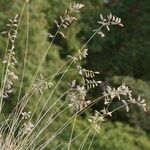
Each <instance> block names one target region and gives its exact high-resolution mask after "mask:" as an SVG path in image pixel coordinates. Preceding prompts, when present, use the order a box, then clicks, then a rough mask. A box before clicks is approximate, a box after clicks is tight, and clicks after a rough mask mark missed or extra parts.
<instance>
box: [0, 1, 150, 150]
mask: <svg viewBox="0 0 150 150" xmlns="http://www.w3.org/2000/svg"><path fill="white" fill-rule="evenodd" d="M76 1H77V2H80V3H81V2H82V3H84V4H85V8H84V9H83V11H82V12H81V13H80V15H79V16H78V17H79V18H80V19H79V21H78V22H77V23H74V24H73V25H72V26H71V27H70V28H69V30H67V31H65V34H66V37H67V40H66V39H61V38H59V37H58V39H56V40H55V41H54V45H53V46H52V48H51V50H50V53H48V55H47V57H46V60H45V62H44V64H43V66H42V68H41V73H44V75H47V74H49V75H50V74H53V73H55V72H56V70H57V69H58V68H59V67H60V66H61V65H62V64H63V63H64V62H65V61H66V58H67V55H68V54H74V53H75V51H76V50H78V49H79V48H81V45H82V44H83V43H84V42H85V41H86V40H87V39H88V38H89V37H90V36H91V35H92V30H93V29H95V28H96V27H97V20H98V19H99V13H102V14H104V15H106V14H107V13H110V12H111V13H112V14H115V15H116V16H119V17H120V18H122V20H123V24H124V28H123V29H118V28H116V27H114V28H112V29H111V32H109V33H107V32H106V37H105V38H103V39H100V38H99V37H96V38H95V39H94V40H93V41H92V42H91V43H89V45H88V46H87V47H88V49H89V56H88V59H87V62H84V63H83V65H84V66H85V67H86V68H87V69H93V70H98V71H100V72H101V75H102V79H103V80H104V81H106V85H113V86H117V85H120V84H121V83H123V82H124V83H126V84H127V85H128V86H129V87H130V88H131V89H133V91H134V94H135V95H137V93H138V94H141V95H142V96H143V97H144V98H145V99H146V100H147V103H148V105H149V106H150V100H149V99H150V67H149V66H150V51H149V48H150V42H149V41H150V28H149V16H150V13H149V10H150V1H149V0H144V1H137V0H108V1H104V0H103V1H102V0H87V1H84V0H81V1H79V0H76ZM73 2H74V1H73V0H65V1H64V0H44V1H43V0H31V3H30V7H29V10H30V36H29V41H30V42H29V54H28V60H27V66H28V67H27V68H26V72H25V79H24V87H27V85H28V82H29V81H30V80H31V78H32V75H33V73H34V72H35V69H36V65H37V64H39V62H40V60H41V56H42V54H43V53H44V52H45V51H46V49H47V47H48V45H49V42H50V41H49V40H48V38H47V37H46V33H47V32H52V33H53V32H54V31H55V26H54V22H53V20H54V19H55V18H58V17H59V15H61V14H63V13H64V10H65V9H66V7H69V4H70V3H73ZM22 7H23V1H22V0H14V1H10V0H0V31H4V30H5V24H6V23H7V19H8V18H11V17H13V16H14V15H15V14H16V13H18V12H19V13H20V12H21V9H22ZM26 19H27V18H26V13H25V12H24V14H23V20H22V22H21V25H20V29H19V35H18V40H17V43H16V56H17V59H18V62H19V63H18V65H17V69H16V71H17V72H18V73H20V71H21V70H22V65H23V58H24V50H25V41H26V38H25V37H26V36H25V34H26ZM5 45H6V39H4V38H3V37H2V36H1V37H0V61H1V62H2V59H3V55H4V49H5ZM0 70H2V64H0ZM0 73H1V72H0ZM71 76H72V77H73V76H75V75H74V74H72V75H71ZM70 78H71V77H70ZM56 80H57V79H56ZM56 80H55V81H54V82H56ZM16 86H17V89H18V88H19V83H17V85H16ZM62 86H64V87H65V86H66V83H65V82H62V83H61V85H60V88H59V89H58V91H57V92H56V93H57V94H56V95H55V96H54V97H53V101H54V100H55V99H56V98H57V95H60V94H61V93H62V92H63V91H64V89H65V88H64V89H63V88H62ZM62 89H63V90H62ZM25 90H26V88H23V92H22V94H23V93H24V92H25ZM17 92H18V90H17V91H15V93H17ZM15 93H14V95H12V96H11V98H10V99H9V100H8V101H7V102H6V108H5V109H6V111H8V112H10V109H13V106H14V105H15V99H16V95H15ZM94 95H95V93H93V94H91V95H90V97H92V96H93V97H94ZM46 97H47V95H45V98H46ZM36 99H37V97H35V101H34V102H33V103H32V104H31V108H30V109H33V108H34V105H35V104H36V102H37V101H36ZM51 103H52V102H50V103H49V105H51ZM40 104H41V107H42V106H43V105H44V100H43V101H42V102H41V103H40ZM39 111H40V110H39ZM67 118H69V115H68V114H63V115H62V117H61V118H59V120H56V122H54V125H53V127H58V126H59V124H58V121H59V122H63V121H64V122H65V121H66V120H67ZM117 121H120V123H119V122H117ZM55 124H56V125H55ZM86 124H87V122H86V121H85V120H84V119H81V120H80V121H78V123H77V127H76V130H75V134H77V133H78V134H79V133H80V132H81V131H82V130H83V129H84V127H86ZM51 129H52V130H51ZM53 130H55V129H54V128H49V129H48V131H49V132H52V131H53ZM69 135H70V133H67V132H63V134H62V135H60V136H59V137H58V139H57V141H56V143H53V144H54V145H57V144H58V143H60V142H62V141H64V142H65V139H64V137H66V138H67V137H69ZM85 135H86V134H83V136H81V137H80V138H79V139H78V140H77V141H75V142H74V144H73V145H72V148H71V149H72V150H76V149H77V148H78V147H79V145H80V144H81V141H82V138H83V137H84V136H85ZM149 136H150V111H149V110H148V112H147V113H143V111H141V110H135V109H134V110H131V112H130V113H128V114H125V113H124V110H122V111H120V113H118V114H117V113H116V114H115V116H114V118H113V119H112V122H110V123H108V124H106V125H105V124H104V125H103V128H102V131H101V133H100V135H96V137H95V140H94V143H93V146H92V148H91V149H93V150H97V149H104V150H131V149H132V150H141V149H143V150H149V149H150V137H149ZM91 139H92V135H90V137H89V139H88V140H87V142H86V144H85V147H84V149H87V148H88V146H89V143H90V140H91ZM67 140H68V139H67Z"/></svg>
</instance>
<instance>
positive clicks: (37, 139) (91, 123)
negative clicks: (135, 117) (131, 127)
mask: <svg viewBox="0 0 150 150" xmlns="http://www.w3.org/2000/svg"><path fill="white" fill-rule="evenodd" d="M29 5H30V3H29V1H28V0H26V1H25V4H24V6H23V9H22V12H21V14H20V15H16V16H15V17H14V18H13V19H9V23H8V27H9V29H8V30H6V31H4V32H2V34H5V35H7V37H8V39H7V41H8V42H7V46H6V51H5V56H4V61H3V72H2V77H1V89H0V98H1V100H0V113H1V115H2V116H3V118H4V120H3V122H1V124H0V149H1V150H30V149H36V150H42V149H46V148H49V149H60V148H61V149H68V150H70V149H71V147H72V143H73V142H74V141H75V140H77V139H78V138H79V137H80V136H81V135H82V134H84V135H85V137H84V138H83V140H82V141H80V142H81V143H80V145H79V147H78V149H79V150H82V149H84V146H85V144H86V143H87V140H88V138H89V136H90V135H92V138H91V140H90V143H88V145H89V146H88V150H90V149H91V147H92V143H93V141H94V138H95V136H96V134H97V133H99V132H100V129H101V125H102V123H103V122H104V121H106V118H108V117H112V115H113V113H114V112H115V111H117V110H119V109H122V108H125V109H126V111H127V112H128V111H129V110H130V106H132V105H138V106H140V107H142V108H143V109H144V110H146V104H145V100H143V99H141V97H140V96H139V97H138V98H133V96H132V91H131V90H129V88H128V87H127V86H126V85H125V84H122V85H121V86H119V87H118V88H112V87H109V86H108V87H107V88H106V90H105V91H104V92H103V93H99V94H100V96H99V97H97V98H96V99H93V100H87V99H88V97H87V94H88V92H89V91H90V90H91V89H94V88H95V87H96V88H99V85H101V84H102V81H97V80H96V79H95V77H97V76H99V75H100V73H99V72H98V71H92V70H89V69H86V68H83V67H82V66H81V62H82V60H84V59H86V57H87V55H88V49H86V47H87V45H88V44H89V43H90V42H91V40H93V38H94V37H95V36H97V35H98V36H99V37H100V38H104V37H105V34H104V33H103V29H106V30H107V31H108V32H109V31H110V28H111V27H112V26H120V27H123V24H122V23H121V19H120V18H118V17H116V16H114V15H112V14H111V13H110V14H108V15H107V16H106V17H104V16H103V15H102V14H100V19H99V21H98V25H99V27H98V28H97V29H94V30H93V31H94V32H93V33H92V32H91V33H92V34H91V37H90V38H89V39H88V40H87V42H85V44H84V45H83V46H82V47H81V48H80V49H79V50H78V52H77V53H76V54H74V55H73V56H68V60H67V61H66V62H65V63H64V64H63V65H62V66H61V67H60V68H59V69H58V70H57V71H56V72H55V73H54V74H53V75H51V76H47V77H44V76H43V75H42V74H40V70H41V67H42V65H43V63H44V61H45V58H46V56H47V54H48V53H49V52H50V50H51V48H52V45H53V43H54V40H55V39H56V38H57V36H58V35H61V36H62V38H66V37H65V34H64V33H63V30H67V28H69V26H70V25H71V24H72V22H74V21H76V20H77V17H76V14H77V13H79V12H80V9H82V8H83V7H84V5H83V4H79V3H77V4H76V3H74V4H71V5H70V8H68V9H66V10H65V13H64V15H63V16H60V19H59V20H54V23H55V25H56V27H57V31H56V32H55V34H54V35H52V34H51V33H48V36H49V38H51V42H50V44H49V46H48V48H47V49H46V51H45V52H44V53H43V56H42V57H41V62H40V63H39V65H38V66H37V69H36V71H35V73H34V74H33V77H32V79H31V81H30V83H29V84H28V88H27V90H26V91H25V93H24V95H23V96H22V90H23V88H24V86H23V82H24V77H25V71H26V68H27V61H30V60H28V50H29V48H28V47H29V33H30V30H29V25H30V12H29ZM24 11H25V12H26V16H27V19H26V43H25V53H24V60H23V69H22V72H19V73H20V74H19V75H16V73H15V71H14V68H15V67H16V65H17V60H16V58H15V44H16V43H15V42H16V38H17V35H18V29H19V27H20V26H19V25H20V22H21V20H22V17H23V13H24ZM99 37H98V38H99ZM52 53H53V52H52ZM70 71H74V72H75V73H76V74H77V78H75V79H74V80H73V81H68V78H67V76H69V72H70ZM19 77H20V81H21V82H20V87H19V91H18V95H17V104H16V107H15V108H14V110H13V111H12V113H11V114H10V115H9V116H5V114H4V112H3V108H4V107H5V101H6V100H7V98H9V97H10V96H11V94H12V93H13V90H12V89H13V88H14V84H15V82H16V80H18V78H19ZM56 77H57V81H55V82H53V81H54V79H55V78H56ZM62 81H65V82H66V83H69V84H68V85H67V89H66V91H64V93H63V94H62V95H60V96H57V99H56V100H53V97H54V96H55V95H56V93H57V92H56V91H57V89H58V88H59V86H60V83H61V82H62ZM65 86H66V85H65ZM64 89H65V88H64ZM45 95H48V96H47V99H46V100H45ZM34 97H36V99H37V103H36V105H35V107H34V110H28V108H29V107H28V106H29V105H31V101H32V100H34ZM116 100H117V103H118V104H119V106H118V107H117V108H115V109H112V108H111V106H112V103H116ZM42 101H43V102H44V104H43V105H42V107H40V105H41V102H42ZM99 101H102V102H103V103H104V105H103V106H104V107H103V109H101V110H95V113H93V114H90V113H88V114H89V115H90V116H87V118H89V119H88V121H87V122H88V123H87V127H86V128H85V129H83V130H82V131H81V132H80V133H79V134H78V135H74V132H75V128H76V122H77V120H78V119H79V120H80V116H81V114H83V113H85V112H88V110H89V109H90V108H91V107H92V106H93V105H95V104H98V102H99ZM49 104H50V106H49ZM37 112H38V114H37ZM68 112H69V115H67V116H69V117H67V118H65V119H62V118H61V117H62V116H66V113H68ZM56 122H57V124H56ZM64 131H68V137H67V142H62V143H61V142H60V143H59V145H57V144H55V142H57V139H58V138H60V137H62V135H63V133H64Z"/></svg>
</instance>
